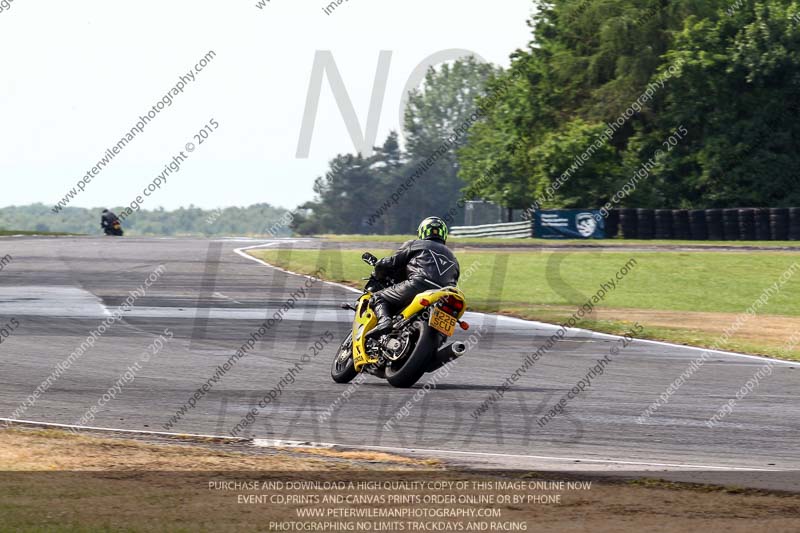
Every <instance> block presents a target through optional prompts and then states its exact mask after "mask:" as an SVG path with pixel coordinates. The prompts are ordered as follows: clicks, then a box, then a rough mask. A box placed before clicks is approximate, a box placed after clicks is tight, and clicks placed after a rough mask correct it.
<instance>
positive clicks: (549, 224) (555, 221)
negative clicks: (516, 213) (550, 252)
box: [534, 209, 606, 239]
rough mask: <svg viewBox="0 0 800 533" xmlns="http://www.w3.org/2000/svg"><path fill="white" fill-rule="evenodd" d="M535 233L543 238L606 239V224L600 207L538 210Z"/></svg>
mask: <svg viewBox="0 0 800 533" xmlns="http://www.w3.org/2000/svg"><path fill="white" fill-rule="evenodd" d="M534 225H535V230H534V232H535V235H536V237H539V238H541V239H605V237H606V231H605V228H606V225H605V219H604V218H603V215H601V214H600V210H599V209H549V210H543V211H536V212H535V215H534Z"/></svg>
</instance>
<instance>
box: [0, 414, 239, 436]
mask: <svg viewBox="0 0 800 533" xmlns="http://www.w3.org/2000/svg"><path fill="white" fill-rule="evenodd" d="M0 422H5V424H6V427H10V426H11V425H14V424H20V425H29V426H46V427H55V428H64V429H81V430H89V431H106V432H110V433H132V434H135V435H160V436H164V437H196V438H201V439H222V440H229V441H236V442H251V441H252V440H253V439H249V438H244V437H231V436H230V435H228V436H222V435H203V434H196V433H169V432H167V431H151V430H142V429H115V428H101V427H95V426H79V425H76V424H58V423H55V422H37V421H35V420H17V419H15V418H0Z"/></svg>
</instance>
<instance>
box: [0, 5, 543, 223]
mask: <svg viewBox="0 0 800 533" xmlns="http://www.w3.org/2000/svg"><path fill="white" fill-rule="evenodd" d="M7 1H8V0H0V8H2V10H1V11H0V65H2V68H0V116H1V117H2V119H3V120H2V125H1V126H0V176H2V188H1V189H0V207H5V206H9V205H26V204H30V203H34V202H42V203H45V204H48V205H51V206H52V205H55V204H56V203H57V202H58V201H59V200H62V198H63V197H64V196H65V195H67V194H68V192H69V191H70V190H71V189H73V188H76V185H77V183H78V182H79V181H81V180H84V182H83V183H82V184H81V187H82V188H83V190H82V191H81V190H79V189H78V188H76V189H75V191H76V194H75V195H74V196H73V197H72V198H71V199H70V200H69V205H71V206H79V207H100V206H124V205H128V204H130V203H131V202H132V201H136V198H137V196H139V197H142V199H143V203H141V204H140V205H141V207H142V208H144V209H154V208H156V207H164V208H166V209H174V208H177V207H181V206H188V205H190V204H193V205H195V206H199V207H203V208H206V209H213V208H217V207H227V206H245V205H251V204H254V203H260V202H267V203H270V204H272V205H275V206H281V207H286V208H292V207H295V206H297V205H299V204H301V203H303V202H305V201H307V200H310V199H312V198H313V195H314V193H313V189H312V187H313V183H314V179H315V178H316V177H317V176H320V175H323V174H324V172H325V170H326V169H327V166H328V161H329V160H330V159H332V158H333V157H334V156H335V155H336V154H337V153H352V152H355V151H357V148H356V145H355V144H354V140H353V138H352V137H351V135H350V131H353V126H351V128H350V130H348V127H347V125H346V123H345V119H344V118H343V115H342V112H341V111H340V109H339V104H341V103H342V102H343V101H344V99H343V98H342V97H341V96H342V95H343V94H344V92H345V91H346V94H347V95H348V98H349V100H350V101H351V102H352V109H353V111H354V115H353V117H355V118H357V121H358V128H357V129H358V130H359V132H358V133H357V135H356V137H359V136H360V137H363V136H364V131H365V128H366V129H367V130H369V128H367V124H368V117H369V116H370V111H371V109H372V115H371V116H372V119H371V122H372V123H373V124H374V125H377V129H376V128H375V127H373V128H372V130H373V131H377V135H376V141H375V144H377V145H380V144H382V143H383V140H384V139H385V138H386V135H387V134H388V133H389V132H390V131H391V130H399V129H400V124H401V118H400V112H399V111H400V108H401V99H402V97H403V94H404V93H405V91H404V88H405V87H406V86H407V85H408V84H409V83H413V81H414V79H415V77H414V76H413V73H414V72H422V71H424V68H425V65H426V64H427V63H426V59H427V58H433V59H432V60H429V62H437V61H438V60H440V59H452V57H453V56H454V55H461V54H463V53H474V54H476V55H477V56H479V57H481V58H483V59H484V60H486V61H489V62H492V63H494V64H497V65H501V66H507V65H508V63H509V59H508V57H509V54H511V53H512V52H513V51H514V50H515V49H518V48H525V47H526V46H527V43H528V42H529V40H530V38H531V34H530V28H528V26H527V24H526V20H527V19H528V18H529V16H530V14H531V9H532V2H531V0H501V1H496V2H487V1H477V0H404V1H402V2H400V1H389V0H346V1H344V2H343V3H342V4H341V5H339V6H337V7H336V8H335V9H333V10H330V13H329V14H327V13H326V12H325V11H324V8H325V6H327V5H328V4H329V3H330V0H269V1H266V0H233V1H230V0H229V1H227V2H223V1H214V2H212V1H208V0H191V1H190V0H170V1H169V2H165V1H164V0H139V1H136V2H129V1H124V2H123V1H120V0H75V1H70V2H64V1H63V0H62V1H57V0H13V1H10V2H8V4H6V2H7ZM260 1H261V2H262V4H263V7H262V8H259V7H257V5H256V4H258V3H259V2H260ZM6 5H8V7H5V6H6ZM454 50H455V51H456V52H453V51H454ZM209 52H211V54H210V55H209ZM207 57H208V60H207V61H206V59H204V58H207ZM325 57H328V58H331V57H332V60H333V61H334V62H335V65H336V67H337V69H338V71H339V73H340V75H341V80H342V82H343V89H342V90H341V91H339V93H338V97H337V95H336V94H335V93H334V91H333V90H332V89H331V84H330V82H329V77H328V76H327V75H325V76H322V83H321V91H320V95H319V101H318V104H317V113H316V118H315V120H314V122H313V128H312V127H310V126H311V118H312V115H311V114H310V113H306V111H307V101H308V94H309V90H310V81H311V79H312V71H313V67H314V64H315V58H317V59H324V58H325ZM201 60H203V61H204V62H207V64H205V66H202V70H201V71H199V72H192V71H193V70H194V69H195V67H196V66H198V65H199V64H200V61H201ZM321 64H322V63H320V65H321ZM379 65H380V66H381V68H380V69H379ZM190 72H192V74H193V75H194V79H193V80H192V78H191V76H190V75H189V73H190ZM387 72H388V73H387ZM379 73H385V74H386V78H385V79H386V82H385V91H383V95H382V96H383V99H382V101H381V100H380V98H373V93H375V94H378V95H381V91H380V90H377V91H374V90H373V89H374V86H375V84H376V78H380V77H381V76H378V74H379ZM181 76H183V77H184V80H188V81H186V82H185V83H184V84H183V86H181V87H179V85H180V83H179V80H180V77H181ZM409 80H411V81H409ZM381 86H382V84H381V83H378V88H379V89H380V88H381ZM312 95H313V92H312ZM162 99H163V101H162ZM312 101H313V98H312ZM159 102H161V103H160V104H158V103H159ZM378 104H380V105H378ZM154 106H160V107H161V108H163V109H161V108H159V107H157V108H156V109H155V110H154V109H153V107H154ZM312 107H313V106H312ZM148 112H151V115H152V116H154V117H155V118H150V117H147V116H146V115H147V113H148ZM140 117H144V118H146V119H148V120H147V121H146V124H143V127H142V126H140V129H141V131H139V130H138V129H137V130H136V135H135V136H132V137H127V138H126V133H129V132H130V130H131V129H132V128H133V127H135V126H137V123H138V122H140ZM304 117H305V120H304ZM142 122H144V121H142ZM304 122H305V124H306V134H305V138H306V139H308V138H309V133H310V143H309V144H308V145H307V150H306V149H304V146H306V145H304V143H301V142H300V141H301V131H302V126H303V124H304ZM351 122H352V119H351ZM201 130H204V131H203V132H201ZM196 136H197V137H196ZM123 138H126V142H125V143H123V144H120V141H121V139H123ZM201 141H202V142H201ZM368 144H369V143H368V142H367V143H366V145H368ZM364 145H365V143H363V142H362V143H359V145H358V146H360V147H363V146H364ZM114 147H116V150H115V151H116V152H117V153H114V151H112V152H110V155H111V156H113V157H108V156H105V154H106V151H107V150H112V148H114ZM306 151H307V154H306V153H305V152H306ZM103 157H106V159H107V162H106V163H105V164H102V165H99V166H98V163H99V162H100V160H101V159H102V158H103ZM175 158H177V159H175ZM181 159H182V160H181ZM173 161H176V164H175V165H173V168H174V167H175V166H179V170H178V171H177V172H175V171H174V170H170V171H169V172H167V173H164V168H165V166H167V165H168V164H169V163H171V162H173ZM178 164H179V165H178ZM93 167H96V168H93ZM87 175H88V177H87ZM154 182H158V185H159V187H155V185H153V187H152V188H153V189H154V190H153V191H152V192H150V194H149V195H143V194H142V193H143V191H144V190H145V189H147V188H148V186H150V185H151V184H153V183H154Z"/></svg>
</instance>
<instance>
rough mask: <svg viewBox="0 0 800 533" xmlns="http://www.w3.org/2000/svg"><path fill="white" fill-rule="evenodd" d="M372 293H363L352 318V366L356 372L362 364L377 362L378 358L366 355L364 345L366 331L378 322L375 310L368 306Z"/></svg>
mask: <svg viewBox="0 0 800 533" xmlns="http://www.w3.org/2000/svg"><path fill="white" fill-rule="evenodd" d="M370 298H372V294H369V293H367V294H364V295H363V296H362V297H361V298H359V300H358V304H357V305H356V318H355V320H353V367H354V368H355V370H356V372H361V369H362V368H363V367H364V365H369V364H372V363H377V362H378V359H377V358H374V357H372V358H371V357H370V356H369V355H367V350H366V347H365V345H364V344H365V343H364V340H365V337H366V335H367V333H368V332H369V331H370V330H371V329H372V328H374V327H375V324H377V323H378V318H377V316H375V311H373V310H372V308H371V307H370V306H369V299H370Z"/></svg>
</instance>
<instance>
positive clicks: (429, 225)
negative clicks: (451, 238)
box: [417, 217, 447, 243]
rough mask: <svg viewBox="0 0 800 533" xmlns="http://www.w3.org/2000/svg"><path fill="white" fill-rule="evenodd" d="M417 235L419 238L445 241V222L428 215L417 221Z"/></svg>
mask: <svg viewBox="0 0 800 533" xmlns="http://www.w3.org/2000/svg"><path fill="white" fill-rule="evenodd" d="M417 236H418V237H419V238H420V239H423V240H425V239H436V240H440V241H442V242H443V243H446V242H447V224H445V223H444V220H442V219H441V218H439V217H428V218H426V219H425V220H423V221H422V222H420V223H419V229H417Z"/></svg>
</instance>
